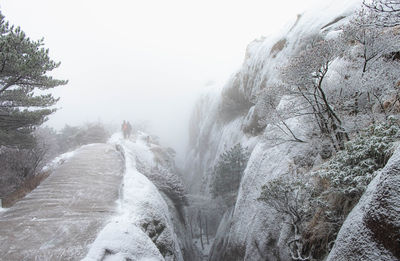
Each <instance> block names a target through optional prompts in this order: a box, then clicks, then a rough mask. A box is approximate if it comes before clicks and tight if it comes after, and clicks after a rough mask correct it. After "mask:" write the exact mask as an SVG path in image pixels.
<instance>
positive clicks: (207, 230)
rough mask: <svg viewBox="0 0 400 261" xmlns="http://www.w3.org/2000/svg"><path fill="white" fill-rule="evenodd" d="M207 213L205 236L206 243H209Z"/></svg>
mask: <svg viewBox="0 0 400 261" xmlns="http://www.w3.org/2000/svg"><path fill="white" fill-rule="evenodd" d="M207 223H208V222H207V215H206V238H207V245H209V244H210V241H209V240H208V224H207Z"/></svg>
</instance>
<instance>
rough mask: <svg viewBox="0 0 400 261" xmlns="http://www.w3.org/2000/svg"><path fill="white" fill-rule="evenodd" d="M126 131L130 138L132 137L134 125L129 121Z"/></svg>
mask: <svg viewBox="0 0 400 261" xmlns="http://www.w3.org/2000/svg"><path fill="white" fill-rule="evenodd" d="M126 133H127V137H128V139H129V138H130V137H131V133H132V125H131V123H130V122H129V121H128V122H127V123H126Z"/></svg>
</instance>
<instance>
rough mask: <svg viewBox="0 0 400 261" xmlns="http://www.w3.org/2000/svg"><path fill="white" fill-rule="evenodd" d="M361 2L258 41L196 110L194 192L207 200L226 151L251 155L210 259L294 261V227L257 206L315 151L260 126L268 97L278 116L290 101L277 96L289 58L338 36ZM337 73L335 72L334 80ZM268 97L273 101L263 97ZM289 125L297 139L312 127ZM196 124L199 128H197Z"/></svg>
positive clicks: (322, 11) (189, 163)
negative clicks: (267, 188)
mask: <svg viewBox="0 0 400 261" xmlns="http://www.w3.org/2000/svg"><path fill="white" fill-rule="evenodd" d="M361 3H362V1H361V0H351V1H333V0H329V1H322V2H321V3H319V4H318V5H317V6H316V7H315V10H310V11H308V12H306V13H303V14H301V15H299V16H298V17H297V19H293V21H291V23H288V25H287V26H286V27H284V28H282V30H280V31H279V32H278V33H277V34H275V35H270V36H268V37H265V38H261V39H257V40H255V41H253V42H252V43H251V44H250V45H249V46H248V48H247V51H246V57H245V60H244V63H243V65H242V68H241V69H240V70H239V71H238V72H237V73H236V74H235V75H234V76H233V77H232V78H231V79H230V80H229V81H228V82H227V84H226V85H225V86H224V88H223V89H222V90H218V92H216V93H213V94H209V95H205V96H203V97H202V98H201V100H200V101H199V102H198V104H197V106H196V107H195V110H194V113H193V118H192V123H191V128H190V141H191V142H190V144H189V146H190V148H189V152H188V154H187V158H186V166H185V174H187V180H186V182H187V183H188V184H189V185H190V191H191V192H192V193H197V194H203V195H207V194H208V195H209V184H210V182H211V180H212V179H211V171H210V169H211V168H212V166H214V165H215V163H216V161H217V160H218V156H219V155H221V154H222V153H223V152H224V151H225V150H226V149H229V148H230V147H232V146H233V145H235V144H236V143H239V142H240V143H241V144H242V145H243V146H244V147H248V148H249V150H250V151H252V153H251V157H250V160H249V162H248V166H247V169H246V170H245V173H244V176H243V178H242V181H241V185H240V189H239V192H238V197H237V202H236V204H235V206H234V208H233V209H230V210H228V212H227V213H226V214H225V215H224V216H223V217H220V218H222V221H221V223H220V227H219V228H218V231H217V234H216V239H215V241H214V246H213V247H212V250H211V254H210V255H211V256H210V259H211V260H252V261H253V260H290V258H289V253H288V247H287V242H288V240H289V239H288V237H289V235H290V233H291V231H290V227H289V226H287V224H286V223H285V222H284V220H283V218H282V217H281V216H280V215H279V214H277V213H276V212H274V211H273V210H272V209H270V208H268V207H267V206H265V205H261V204H262V203H261V202H259V201H258V200H257V199H258V197H259V196H260V191H261V186H262V185H263V184H265V183H266V182H267V181H269V180H272V179H274V178H277V177H279V176H281V175H284V174H286V173H288V171H289V170H290V168H291V167H292V166H293V164H294V158H295V157H298V156H305V157H308V156H307V155H311V154H312V153H313V149H314V148H313V146H314V145H312V144H307V143H299V142H282V143H273V142H271V140H273V139H274V138H275V137H277V136H279V135H281V134H282V133H279V131H278V130H277V128H276V126H273V124H271V123H270V122H265V123H260V122H259V119H261V118H267V117H265V116H266V115H265V113H268V112H266V111H265V110H264V109H263V106H264V104H265V100H266V98H272V99H273V98H276V99H278V100H277V101H274V102H276V104H280V105H279V106H278V107H277V109H278V110H280V109H282V108H284V107H285V106H287V103H288V99H289V100H290V99H291V98H290V97H287V96H284V97H280V96H279V89H276V86H279V83H280V82H281V79H280V77H281V76H282V74H281V70H282V66H283V65H284V64H285V63H286V62H287V59H288V57H291V56H293V55H294V54H295V52H296V51H297V50H298V48H299V46H301V45H302V44H304V39H305V38H307V37H310V36H312V35H315V34H320V35H321V36H322V37H326V39H331V38H333V37H335V35H336V36H337V35H338V31H339V30H340V26H341V25H343V24H344V23H346V22H347V21H348V16H349V15H350V14H352V13H353V12H354V10H355V9H356V8H358V7H360V6H361ZM334 71H335V68H333V69H332V72H331V73H332V75H334V73H335V72H334ZM333 78H334V77H331V78H330V79H333ZM330 79H328V80H330ZM274 88H275V89H274ZM268 92H269V93H270V94H269V95H270V96H271V97H265V96H264V94H267V95H268ZM280 98H282V100H279V99H280ZM238 103H239V104H241V105H242V106H239V105H238ZM286 124H288V126H289V127H290V128H291V130H292V131H293V132H294V134H295V135H296V136H297V137H298V138H301V137H304V135H305V134H307V133H309V131H310V127H311V126H309V125H310V124H309V123H307V121H306V117H303V118H300V117H299V118H293V119H290V120H288V121H287V122H286ZM196 125H197V126H198V127H197V128H196V127H193V126H196ZM273 137H274V138H273ZM314 156H315V155H314ZM309 158H310V160H313V157H309ZM316 158H317V159H318V157H316ZM210 198H211V196H210Z"/></svg>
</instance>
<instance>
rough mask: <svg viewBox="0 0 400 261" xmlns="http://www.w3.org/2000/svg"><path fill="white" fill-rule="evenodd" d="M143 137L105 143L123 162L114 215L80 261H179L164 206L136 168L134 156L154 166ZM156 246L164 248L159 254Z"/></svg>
mask: <svg viewBox="0 0 400 261" xmlns="http://www.w3.org/2000/svg"><path fill="white" fill-rule="evenodd" d="M146 136H147V135H145V134H143V133H140V134H139V135H138V137H137V139H136V140H134V141H133V140H124V139H123V138H122V135H121V134H120V133H117V134H114V135H113V136H112V137H111V139H110V140H109V143H111V144H115V146H116V149H117V150H118V151H119V152H120V153H121V155H122V157H123V158H124V161H125V175H124V178H123V183H122V185H121V189H120V198H119V199H118V202H117V203H118V212H117V213H118V214H117V215H116V216H114V217H113V218H111V220H110V221H109V222H108V223H107V225H106V226H105V227H104V228H103V230H102V231H100V233H99V234H98V236H97V238H96V239H95V241H94V242H93V244H92V245H91V247H90V249H89V252H88V254H87V256H86V257H85V258H84V259H83V260H84V261H94V260H138V261H139V260H141V261H153V260H183V256H182V253H181V250H180V247H179V243H178V238H177V236H176V234H175V232H174V227H173V223H172V221H171V218H170V216H169V210H168V206H167V203H166V202H165V200H164V199H163V197H162V195H161V194H160V192H159V191H158V189H157V188H156V187H155V185H154V184H153V183H152V182H151V181H150V180H148V179H147V177H145V176H144V175H143V174H142V173H140V172H139V171H138V170H137V168H136V157H140V158H141V160H144V162H145V163H146V164H150V165H153V164H154V160H153V153H152V152H151V151H150V150H149V147H148V146H147V145H146V143H145V142H144V140H143V139H144V138H145V137H146ZM158 246H163V247H165V248H166V249H162V250H163V251H160V249H159V247H158ZM161 252H163V253H161Z"/></svg>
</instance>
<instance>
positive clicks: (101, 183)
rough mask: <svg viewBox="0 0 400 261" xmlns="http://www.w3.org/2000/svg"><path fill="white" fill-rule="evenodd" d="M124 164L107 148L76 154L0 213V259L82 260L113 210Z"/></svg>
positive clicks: (85, 149) (84, 149)
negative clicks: (22, 197)
mask: <svg viewBox="0 0 400 261" xmlns="http://www.w3.org/2000/svg"><path fill="white" fill-rule="evenodd" d="M122 162H123V161H122V160H121V157H120V155H119V153H118V152H117V151H116V150H115V149H114V147H113V146H111V145H107V144H93V145H90V146H84V147H82V148H80V149H78V150H77V151H76V152H74V153H73V155H71V157H70V158H69V159H68V161H65V162H64V163H63V164H62V165H61V166H59V167H57V168H56V169H55V170H54V172H53V173H52V174H51V175H50V176H49V177H48V178H47V179H46V180H45V181H43V182H42V184H41V185H40V186H39V187H37V188H36V189H35V190H34V191H32V192H31V193H30V194H28V195H27V196H26V197H25V198H24V199H22V200H21V201H19V202H17V203H16V204H15V205H14V206H13V207H11V208H9V209H7V211H3V212H0V259H1V260H80V259H82V258H83V257H84V256H85V255H86V253H87V251H88V248H89V245H90V244H91V243H92V242H93V241H94V240H95V238H96V236H97V234H98V232H99V231H100V230H101V229H102V228H103V227H104V225H105V223H106V222H107V220H108V219H109V218H110V217H111V216H112V215H113V214H114V213H115V211H116V209H117V204H116V200H117V199H118V197H119V189H120V184H121V182H122V174H123V173H122V171H123V164H122Z"/></svg>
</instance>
